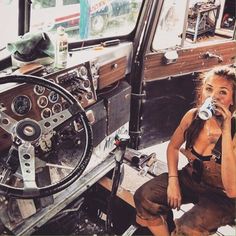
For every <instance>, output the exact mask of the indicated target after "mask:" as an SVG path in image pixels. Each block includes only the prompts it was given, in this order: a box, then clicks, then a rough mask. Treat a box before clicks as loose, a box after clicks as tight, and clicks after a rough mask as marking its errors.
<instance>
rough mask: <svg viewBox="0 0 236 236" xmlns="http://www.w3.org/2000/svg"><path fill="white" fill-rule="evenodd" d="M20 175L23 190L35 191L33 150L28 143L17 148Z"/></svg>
mask: <svg viewBox="0 0 236 236" xmlns="http://www.w3.org/2000/svg"><path fill="white" fill-rule="evenodd" d="M18 152H19V161H20V167H21V173H22V178H23V183H24V189H25V190H26V191H27V190H34V189H37V185H36V182H35V150H34V147H33V146H32V144H31V143H30V142H25V143H23V144H21V145H20V146H19V147H18Z"/></svg>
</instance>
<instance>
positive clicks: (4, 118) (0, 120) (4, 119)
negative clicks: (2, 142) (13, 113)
mask: <svg viewBox="0 0 236 236" xmlns="http://www.w3.org/2000/svg"><path fill="white" fill-rule="evenodd" d="M16 123H17V121H16V120H15V119H13V118H11V117H10V116H8V115H7V114H6V113H5V112H3V111H1V110H0V127H1V128H2V129H4V130H5V131H6V132H7V133H9V134H12V132H13V130H14V127H15V125H16Z"/></svg>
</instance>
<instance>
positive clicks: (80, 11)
mask: <svg viewBox="0 0 236 236" xmlns="http://www.w3.org/2000/svg"><path fill="white" fill-rule="evenodd" d="M141 2H142V1H141V0H51V1H44V0H33V1H32V13H31V23H30V31H48V32H50V33H52V34H54V33H55V32H56V29H57V28H58V27H59V26H63V27H64V28H65V30H66V32H67V34H68V36H69V41H70V42H73V41H80V40H85V39H96V38H105V37H115V36H116V37H117V36H122V35H127V34H129V33H130V32H131V31H132V30H133V29H134V27H135V24H136V21H137V17H138V13H139V10H140V7H141Z"/></svg>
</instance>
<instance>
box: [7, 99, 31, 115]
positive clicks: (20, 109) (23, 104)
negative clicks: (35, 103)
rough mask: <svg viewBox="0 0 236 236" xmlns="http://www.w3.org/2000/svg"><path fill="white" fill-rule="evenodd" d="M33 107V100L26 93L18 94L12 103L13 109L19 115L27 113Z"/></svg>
mask: <svg viewBox="0 0 236 236" xmlns="http://www.w3.org/2000/svg"><path fill="white" fill-rule="evenodd" d="M31 107H32V103H31V100H30V98H29V97H28V96H26V95H19V96H16V97H15V98H14V99H13V101H12V104H11V109H12V111H13V112H14V113H15V114H16V115H19V116H24V115H26V114H27V113H28V112H29V111H30V109H31Z"/></svg>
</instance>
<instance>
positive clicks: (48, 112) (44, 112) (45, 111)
mask: <svg viewBox="0 0 236 236" xmlns="http://www.w3.org/2000/svg"><path fill="white" fill-rule="evenodd" d="M51 115H52V111H51V110H50V109H49V108H44V109H43V110H42V112H41V117H42V118H43V119H46V118H48V117H50V116H51Z"/></svg>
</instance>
